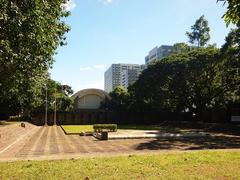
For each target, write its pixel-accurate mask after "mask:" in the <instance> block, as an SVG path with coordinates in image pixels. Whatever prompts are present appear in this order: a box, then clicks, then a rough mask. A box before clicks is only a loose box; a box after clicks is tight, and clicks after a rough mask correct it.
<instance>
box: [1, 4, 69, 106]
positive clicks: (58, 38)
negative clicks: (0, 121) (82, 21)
mask: <svg viewBox="0 0 240 180" xmlns="http://www.w3.org/2000/svg"><path fill="white" fill-rule="evenodd" d="M64 3H66V0H54V1H52V0H44V1H43V0H21V1H17V0H1V1H0V12H1V13H0V104H1V105H0V111H1V110H2V109H3V107H4V108H5V109H6V108H7V106H9V107H11V104H14V105H16V104H19V105H20V106H22V107H25V108H30V107H35V106H38V105H39V104H40V102H39V95H40V94H41V91H40V90H41V87H42V86H43V85H44V83H45V81H46V79H47V70H48V69H49V68H50V67H51V65H52V64H53V55H54V53H55V50H56V49H57V47H58V46H59V45H63V44H64V40H65V37H64V33H65V32H67V31H68V30H69V27H68V26H67V25H66V24H65V23H64V21H63V18H64V17H67V16H68V15H69V12H67V11H65V10H64V9H63V7H62V4H64ZM6 102H8V103H6Z"/></svg>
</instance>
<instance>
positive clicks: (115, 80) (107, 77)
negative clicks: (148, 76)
mask: <svg viewBox="0 0 240 180" xmlns="http://www.w3.org/2000/svg"><path fill="white" fill-rule="evenodd" d="M144 69H145V65H138V64H112V65H111V66H110V67H109V68H108V70H107V71H106V72H105V73H104V90H105V91H106V92H111V91H113V90H114V89H115V88H116V87H117V86H123V87H125V88H127V87H128V86H129V85H130V84H132V83H134V82H135V81H136V80H137V78H138V76H139V74H141V72H142V71H143V70H144Z"/></svg>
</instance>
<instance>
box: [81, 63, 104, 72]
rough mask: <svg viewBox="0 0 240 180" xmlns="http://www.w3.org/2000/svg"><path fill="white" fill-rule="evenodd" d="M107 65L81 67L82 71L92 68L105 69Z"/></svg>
mask: <svg viewBox="0 0 240 180" xmlns="http://www.w3.org/2000/svg"><path fill="white" fill-rule="evenodd" d="M105 67H106V66H105V65H103V64H96V65H94V66H86V67H81V68H80V71H91V70H104V69H105Z"/></svg>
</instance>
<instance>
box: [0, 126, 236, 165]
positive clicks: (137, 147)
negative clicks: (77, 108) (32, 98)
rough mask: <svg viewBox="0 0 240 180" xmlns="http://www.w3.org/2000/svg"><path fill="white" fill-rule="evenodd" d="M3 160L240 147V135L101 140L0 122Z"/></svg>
mask: <svg viewBox="0 0 240 180" xmlns="http://www.w3.org/2000/svg"><path fill="white" fill-rule="evenodd" d="M0 136H1V138H0V161H9V160H31V159H64V158H77V157H88V156H110V155H119V154H135V153H154V152H160V151H168V150H179V151H185V150H202V149H240V136H239V135H229V134H224V133H211V134H210V136H206V137H198V138H168V139H164V138H158V139H157V138H147V139H123V140H108V141H99V140H97V139H95V138H94V137H92V136H85V137H82V136H79V135H65V134H64V132H63V130H62V129H61V128H60V127H59V126H48V127H43V126H34V125H32V124H29V123H26V127H25V128H23V127H20V124H19V123H18V124H12V125H7V126H0Z"/></svg>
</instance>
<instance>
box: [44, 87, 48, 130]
mask: <svg viewBox="0 0 240 180" xmlns="http://www.w3.org/2000/svg"><path fill="white" fill-rule="evenodd" d="M47 103H48V99H47V83H46V98H45V106H46V107H45V124H44V126H47V110H48V106H47Z"/></svg>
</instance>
